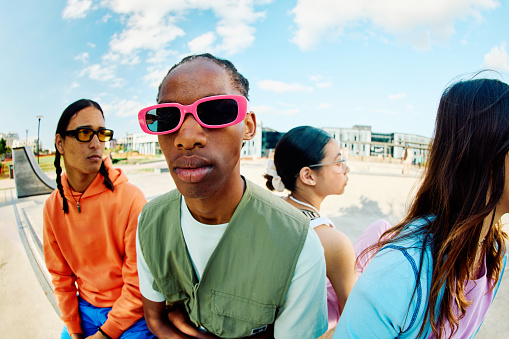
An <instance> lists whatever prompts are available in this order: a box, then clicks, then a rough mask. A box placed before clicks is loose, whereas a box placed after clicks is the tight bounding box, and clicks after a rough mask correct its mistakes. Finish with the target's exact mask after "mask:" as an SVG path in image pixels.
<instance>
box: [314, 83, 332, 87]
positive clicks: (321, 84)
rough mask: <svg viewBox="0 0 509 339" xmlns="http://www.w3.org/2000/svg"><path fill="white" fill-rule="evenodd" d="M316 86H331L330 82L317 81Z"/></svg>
mask: <svg viewBox="0 0 509 339" xmlns="http://www.w3.org/2000/svg"><path fill="white" fill-rule="evenodd" d="M316 87H318V88H329V87H332V82H318V83H317V84H316Z"/></svg>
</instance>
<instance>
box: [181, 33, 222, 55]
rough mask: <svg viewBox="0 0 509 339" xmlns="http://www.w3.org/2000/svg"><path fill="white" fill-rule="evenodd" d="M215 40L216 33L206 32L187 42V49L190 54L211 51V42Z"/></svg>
mask: <svg viewBox="0 0 509 339" xmlns="http://www.w3.org/2000/svg"><path fill="white" fill-rule="evenodd" d="M215 41H216V35H215V34H214V32H207V33H205V34H202V35H200V36H199V37H196V38H194V39H193V40H191V41H189V42H188V43H187V46H188V47H189V51H190V52H191V53H192V54H199V53H204V52H212V50H213V47H212V46H213V44H214V42H215Z"/></svg>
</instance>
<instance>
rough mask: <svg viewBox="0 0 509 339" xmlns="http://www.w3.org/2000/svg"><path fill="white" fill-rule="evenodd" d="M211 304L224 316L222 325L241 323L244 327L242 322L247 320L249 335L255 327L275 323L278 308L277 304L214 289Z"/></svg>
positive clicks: (216, 311)
mask: <svg viewBox="0 0 509 339" xmlns="http://www.w3.org/2000/svg"><path fill="white" fill-rule="evenodd" d="M211 306H212V312H214V313H215V314H216V315H219V316H222V317H223V324H222V326H225V327H227V328H228V327H231V326H232V327H234V328H235V327H237V326H239V325H240V327H242V323H243V322H245V323H244V326H245V327H246V328H245V330H247V331H248V334H247V335H249V334H250V331H251V330H253V329H256V328H258V327H260V326H264V325H270V324H272V323H274V321H275V317H276V309H277V305H275V304H264V303H260V302H257V301H254V300H251V299H248V298H244V297H238V296H235V295H231V294H228V293H224V292H219V291H215V290H212V305H211ZM224 317H227V318H233V319H227V318H224ZM219 318H221V317H219ZM223 329H224V328H223Z"/></svg>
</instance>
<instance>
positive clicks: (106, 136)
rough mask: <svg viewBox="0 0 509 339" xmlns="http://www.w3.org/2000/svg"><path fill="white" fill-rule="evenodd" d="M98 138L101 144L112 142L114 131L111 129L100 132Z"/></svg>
mask: <svg viewBox="0 0 509 339" xmlns="http://www.w3.org/2000/svg"><path fill="white" fill-rule="evenodd" d="M97 137H98V138H99V141H101V142H105V141H110V140H111V138H112V137H113V131H112V130H109V129H103V130H100V131H98V132H97Z"/></svg>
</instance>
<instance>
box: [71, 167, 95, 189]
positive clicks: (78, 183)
mask: <svg viewBox="0 0 509 339" xmlns="http://www.w3.org/2000/svg"><path fill="white" fill-rule="evenodd" d="M98 174H99V172H97V173H95V174H81V173H80V174H78V173H70V172H67V181H68V182H69V186H71V188H72V190H73V191H75V192H80V193H83V192H85V190H86V189H87V187H88V186H90V184H91V183H92V181H94V179H95V177H96V176H97V175H98Z"/></svg>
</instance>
